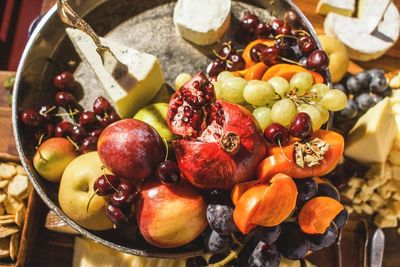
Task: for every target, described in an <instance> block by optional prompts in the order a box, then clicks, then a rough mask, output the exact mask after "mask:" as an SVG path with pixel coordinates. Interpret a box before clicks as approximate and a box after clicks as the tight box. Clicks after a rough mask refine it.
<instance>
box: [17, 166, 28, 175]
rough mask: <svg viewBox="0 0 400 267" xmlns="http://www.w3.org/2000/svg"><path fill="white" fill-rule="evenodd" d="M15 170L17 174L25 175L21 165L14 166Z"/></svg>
mask: <svg viewBox="0 0 400 267" xmlns="http://www.w3.org/2000/svg"><path fill="white" fill-rule="evenodd" d="M15 170H16V171H17V174H21V175H26V171H25V169H24V167H22V166H21V165H17V166H15Z"/></svg>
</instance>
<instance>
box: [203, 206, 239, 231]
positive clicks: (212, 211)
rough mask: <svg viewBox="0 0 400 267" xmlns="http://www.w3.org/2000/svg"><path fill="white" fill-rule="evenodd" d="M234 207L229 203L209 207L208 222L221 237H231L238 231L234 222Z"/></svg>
mask: <svg viewBox="0 0 400 267" xmlns="http://www.w3.org/2000/svg"><path fill="white" fill-rule="evenodd" d="M233 210H234V208H233V206H231V205H229V204H227V203H211V204H209V205H208V206H207V220H208V223H209V224H210V227H211V229H213V230H214V231H215V232H217V233H219V234H221V235H230V234H232V233H233V232H235V231H236V230H237V228H236V225H235V223H234V221H233Z"/></svg>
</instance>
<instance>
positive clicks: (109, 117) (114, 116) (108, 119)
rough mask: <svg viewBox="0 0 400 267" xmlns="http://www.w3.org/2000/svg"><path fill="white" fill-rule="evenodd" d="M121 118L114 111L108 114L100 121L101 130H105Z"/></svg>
mask: <svg viewBox="0 0 400 267" xmlns="http://www.w3.org/2000/svg"><path fill="white" fill-rule="evenodd" d="M120 119H121V118H120V117H119V115H118V114H117V112H115V111H111V112H109V114H107V115H105V116H104V118H102V119H101V120H100V125H101V127H103V128H106V127H107V126H108V125H110V124H111V123H113V122H116V121H118V120H120Z"/></svg>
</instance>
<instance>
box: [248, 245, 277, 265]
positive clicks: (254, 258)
mask: <svg viewBox="0 0 400 267" xmlns="http://www.w3.org/2000/svg"><path fill="white" fill-rule="evenodd" d="M279 262H280V254H279V252H278V249H277V248H276V246H275V245H274V244H272V245H269V244H266V243H264V242H262V241H260V242H258V244H257V246H256V247H255V249H254V250H253V252H252V253H251V255H250V258H249V261H248V266H249V267H266V266H268V267H278V266H279Z"/></svg>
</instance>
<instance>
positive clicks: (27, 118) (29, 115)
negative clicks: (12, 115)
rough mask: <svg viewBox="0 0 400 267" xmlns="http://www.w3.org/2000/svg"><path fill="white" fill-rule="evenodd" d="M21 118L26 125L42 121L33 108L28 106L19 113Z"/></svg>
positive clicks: (36, 124) (35, 124) (34, 125)
mask: <svg viewBox="0 0 400 267" xmlns="http://www.w3.org/2000/svg"><path fill="white" fill-rule="evenodd" d="M21 120H22V122H23V123H24V124H25V125H28V126H33V127H36V126H39V125H41V124H42V123H43V117H42V116H40V114H39V112H37V111H36V109H34V108H29V109H26V110H24V111H23V112H22V113H21Z"/></svg>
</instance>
